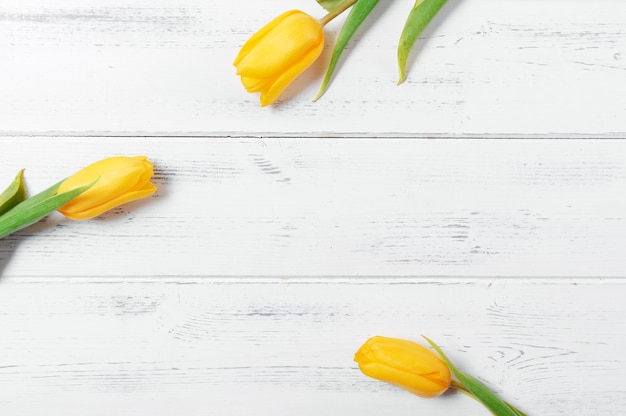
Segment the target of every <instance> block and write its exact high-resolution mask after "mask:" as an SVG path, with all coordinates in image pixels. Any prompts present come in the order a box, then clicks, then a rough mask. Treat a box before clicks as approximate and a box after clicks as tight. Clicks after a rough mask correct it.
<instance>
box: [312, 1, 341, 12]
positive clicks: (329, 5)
mask: <svg viewBox="0 0 626 416" xmlns="http://www.w3.org/2000/svg"><path fill="white" fill-rule="evenodd" d="M342 1H343V0H317V2H318V3H319V4H320V6H322V7H323V8H325V9H326V10H327V11H329V12H332V11H333V10H335V9H336V8H337V6H339V5H340V4H341V2H342Z"/></svg>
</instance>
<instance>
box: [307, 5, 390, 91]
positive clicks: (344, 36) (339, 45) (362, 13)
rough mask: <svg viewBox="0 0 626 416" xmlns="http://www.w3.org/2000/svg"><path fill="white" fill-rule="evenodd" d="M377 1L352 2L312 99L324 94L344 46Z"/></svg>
mask: <svg viewBox="0 0 626 416" xmlns="http://www.w3.org/2000/svg"><path fill="white" fill-rule="evenodd" d="M378 1H379V0H358V1H357V2H356V3H355V4H354V6H352V9H351V10H350V14H348V17H347V18H346V21H345V22H344V24H343V26H342V27H341V31H340V32H339V36H338V37H337V42H336V43H335V49H334V50H333V55H332V57H331V58H330V63H329V64H328V69H327V70H326V75H325V76H324V80H323V81H322V86H321V87H320V90H319V92H318V93H317V96H316V97H315V98H314V99H313V101H316V100H318V99H319V98H320V97H321V96H322V94H324V92H325V91H326V88H328V83H329V82H330V79H331V77H332V76H333V72H334V71H335V67H336V66H337V63H338V62H339V58H340V57H341V54H342V53H343V51H344V49H345V48H346V45H347V44H348V42H349V41H350V39H351V38H352V36H353V35H354V33H355V32H356V30H357V29H358V28H359V26H361V23H363V22H364V21H365V19H366V18H367V16H368V15H369V14H370V12H371V11H372V10H374V7H375V6H376V5H377V4H378Z"/></svg>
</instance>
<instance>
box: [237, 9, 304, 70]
mask: <svg viewBox="0 0 626 416" xmlns="http://www.w3.org/2000/svg"><path fill="white" fill-rule="evenodd" d="M294 13H299V11H298V10H289V11H286V12H285V13H283V14H281V15H280V16H278V17H276V18H275V19H274V20H272V21H271V22H269V23H268V24H266V25H265V26H263V27H262V28H261V29H259V30H258V31H257V32H256V33H255V34H254V35H252V36H251V37H250V39H248V40H247V41H246V43H244V44H243V46H242V47H241V50H239V53H238V54H237V57H236V58H235V61H234V62H233V65H235V66H238V65H239V63H240V62H241V60H242V59H243V58H244V57H246V56H247V55H248V54H249V53H250V51H251V50H253V49H254V48H255V47H256V46H257V45H258V44H259V42H261V40H262V39H263V37H265V35H267V33H268V32H269V31H271V30H272V29H274V28H275V27H276V26H277V25H279V24H280V23H281V22H282V21H283V20H285V19H286V18H287V17H289V16H290V15H292V14H294Z"/></svg>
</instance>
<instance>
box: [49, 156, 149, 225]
mask: <svg viewBox="0 0 626 416" xmlns="http://www.w3.org/2000/svg"><path fill="white" fill-rule="evenodd" d="M152 175H153V169H152V163H151V162H149V161H147V160H146V159H145V158H144V159H141V158H140V159H137V158H129V157H125V156H118V157H112V158H108V159H104V160H101V161H99V162H96V163H94V164H92V165H90V166H87V167H86V168H84V169H82V170H80V171H79V172H77V173H75V174H74V175H72V176H71V177H70V178H68V179H67V180H66V181H65V182H63V184H62V185H61V187H60V188H59V192H63V191H65V190H68V189H71V188H72V187H74V186H77V185H82V184H84V183H85V182H86V181H88V180H90V179H93V178H94V177H99V178H100V180H99V181H98V184H97V186H95V187H93V188H92V189H90V190H88V191H86V192H85V193H84V194H82V195H81V196H80V197H78V198H76V199H74V200H72V201H70V202H68V203H67V204H65V205H64V206H63V207H62V209H60V210H59V212H61V213H62V214H63V215H65V216H67V217H69V216H70V215H78V214H79V213H80V212H82V211H86V210H90V209H91V208H93V207H99V206H101V205H103V204H105V203H107V202H109V201H111V200H112V199H115V198H117V197H118V196H119V195H123V194H125V193H128V192H133V191H135V190H136V189H137V188H140V187H142V186H144V184H145V183H146V182H148V181H149V180H150V178H151V177H152Z"/></svg>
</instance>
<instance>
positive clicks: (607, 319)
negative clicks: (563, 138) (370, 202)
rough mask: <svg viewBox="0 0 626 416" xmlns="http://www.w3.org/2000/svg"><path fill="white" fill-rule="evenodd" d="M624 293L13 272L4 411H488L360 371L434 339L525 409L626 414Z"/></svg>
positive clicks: (609, 287)
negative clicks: (363, 355)
mask: <svg viewBox="0 0 626 416" xmlns="http://www.w3.org/2000/svg"><path fill="white" fill-rule="evenodd" d="M625 284H626V281H624V279H614V280H611V279H609V280H603V279H566V280H561V279H553V280H546V279H443V280H442V279H437V278H423V279H419V278H407V279H393V278H384V279H355V278H332V279H319V278H313V279H291V280H288V281H287V280H284V279H282V278H268V279H256V278H252V279H248V278H210V277H198V278H187V277H175V276H172V277H168V278H163V277H156V278H151V277H148V278H143V279H138V277H137V276H127V277H120V278H107V277H93V276H85V277H79V278H74V279H68V278H52V277H50V278H27V277H20V278H3V279H2V281H1V285H0V286H1V289H2V290H0V339H2V340H3V342H2V343H0V356H1V357H2V359H1V364H0V410H2V411H3V413H4V414H20V415H36V414H41V413H42V412H43V411H44V410H45V413H46V414H50V415H64V416H67V415H84V414H93V415H110V414H112V413H123V414H126V415H145V414H156V415H168V414H173V413H176V414H180V415H195V414H205V413H207V412H209V413H211V414H224V415H255V414H270V413H271V414H276V415H287V414H294V413H298V414H302V415H310V416H313V415H319V414H328V415H345V414H362V415H368V416H373V415H377V414H380V412H381V409H384V411H385V413H389V414H396V415H407V416H408V415H415V414H416V413H424V414H476V415H485V416H486V415H487V414H488V412H487V411H485V410H481V409H480V406H478V405H476V404H474V403H473V402H472V401H471V400H470V399H469V398H466V397H464V396H463V395H461V394H451V395H447V396H444V397H443V398H439V399H434V400H423V399H419V398H416V397H414V396H412V395H410V394H408V393H405V392H403V391H401V390H399V389H396V388H394V387H391V386H388V385H385V384H382V383H379V382H376V381H374V380H371V379H368V378H366V377H365V376H363V375H362V374H361V373H360V372H359V371H358V369H357V368H356V365H355V364H354V363H353V361H352V357H353V354H354V352H355V351H356V349H357V348H358V346H359V345H360V344H361V343H362V342H364V341H365V339H367V338H368V337H369V336H372V335H376V334H384V335H388V336H398V337H403V338H409V339H414V340H416V341H418V340H419V336H420V334H422V333H423V334H427V335H428V336H430V337H432V338H434V339H435V340H436V341H438V342H439V343H440V344H441V346H442V347H443V348H444V349H445V350H446V351H447V352H448V353H449V355H450V356H451V358H452V359H453V360H454V361H455V362H456V363H457V365H459V366H461V367H462V368H464V369H465V370H466V371H468V372H471V373H473V374H476V375H479V376H480V377H481V378H483V379H484V380H485V381H486V382H487V383H489V384H490V385H491V386H493V388H494V389H495V390H496V391H498V392H499V393H500V394H502V395H503V396H504V397H506V398H507V399H510V400H511V401H513V402H515V403H517V404H518V405H520V406H521V407H522V408H523V409H524V410H525V411H527V413H528V414H541V415H547V416H549V415H561V414H568V413H577V414H584V415H589V416H594V415H618V414H623V413H624V412H625V411H626V392H624V389H622V388H621V387H620V386H621V384H620V383H621V380H623V379H624V377H626V371H625V369H624V366H623V365H622V364H623V350H624V348H626V333H625V332H624V329H623V328H624V316H625V313H626V306H625V304H624V302H623V301H622V296H621V295H620V294H621V293H623V291H624V288H625ZM25 300H28V301H25Z"/></svg>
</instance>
